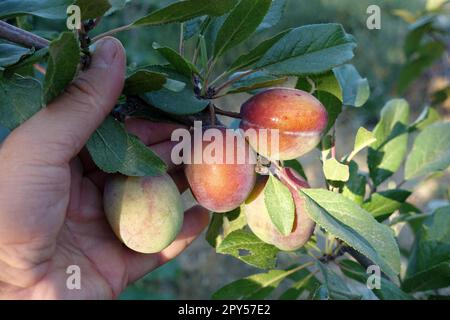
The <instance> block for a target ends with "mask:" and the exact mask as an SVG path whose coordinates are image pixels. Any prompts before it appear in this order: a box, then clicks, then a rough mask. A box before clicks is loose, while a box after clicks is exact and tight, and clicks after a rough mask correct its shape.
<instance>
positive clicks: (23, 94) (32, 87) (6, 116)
mask: <svg viewBox="0 0 450 320" xmlns="http://www.w3.org/2000/svg"><path fill="white" fill-rule="evenodd" d="M41 95H42V88H41V84H40V83H39V81H37V80H35V79H33V78H23V77H21V76H18V75H13V76H12V77H11V78H4V77H0V125H2V126H4V127H6V128H8V129H9V130H13V129H15V128H16V127H18V126H19V125H21V124H22V123H23V122H25V121H26V120H28V119H29V118H30V117H31V116H33V115H34V114H35V113H36V112H38V111H39V110H40V109H41V101H42V98H41Z"/></svg>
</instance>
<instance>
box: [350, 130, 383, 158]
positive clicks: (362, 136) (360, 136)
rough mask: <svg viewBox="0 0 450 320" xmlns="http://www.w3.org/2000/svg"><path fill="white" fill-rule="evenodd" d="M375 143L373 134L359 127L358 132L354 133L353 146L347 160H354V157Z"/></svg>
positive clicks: (375, 139)
mask: <svg viewBox="0 0 450 320" xmlns="http://www.w3.org/2000/svg"><path fill="white" fill-rule="evenodd" d="M376 141H377V138H375V136H374V134H373V133H372V132H370V131H369V130H367V129H366V128H364V127H361V128H359V129H358V132H357V133H356V138H355V145H354V146H353V151H352V152H351V153H350V155H349V156H348V159H349V160H351V159H353V158H354V156H355V155H356V154H357V153H358V152H360V151H361V150H362V149H364V148H365V147H368V146H370V145H371V144H373V143H374V142H376Z"/></svg>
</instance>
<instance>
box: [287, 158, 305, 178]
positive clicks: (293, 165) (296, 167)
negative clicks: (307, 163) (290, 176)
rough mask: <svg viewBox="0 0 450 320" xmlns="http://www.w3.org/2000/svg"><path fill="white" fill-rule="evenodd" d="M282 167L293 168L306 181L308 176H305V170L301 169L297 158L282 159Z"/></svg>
mask: <svg viewBox="0 0 450 320" xmlns="http://www.w3.org/2000/svg"><path fill="white" fill-rule="evenodd" d="M283 167H286V168H291V169H294V170H295V172H297V173H298V174H299V175H301V176H302V177H303V179H305V181H308V178H307V177H306V174H305V170H303V166H302V164H301V163H300V161H298V160H295V159H294V160H285V161H283Z"/></svg>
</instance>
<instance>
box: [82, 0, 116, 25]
mask: <svg viewBox="0 0 450 320" xmlns="http://www.w3.org/2000/svg"><path fill="white" fill-rule="evenodd" d="M75 5H77V6H79V7H80V11H81V20H89V19H95V18H97V17H101V16H103V15H104V14H105V13H106V12H107V11H108V10H109V9H110V8H111V4H110V3H109V1H108V0H95V1H92V0H76V1H75Z"/></svg>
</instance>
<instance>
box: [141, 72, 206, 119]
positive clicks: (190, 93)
mask: <svg viewBox="0 0 450 320" xmlns="http://www.w3.org/2000/svg"><path fill="white" fill-rule="evenodd" d="M147 69H148V70H150V71H154V72H160V73H165V74H167V75H168V77H169V78H170V79H172V80H175V81H178V82H182V83H184V84H185V87H184V89H183V90H181V91H178V92H174V91H172V90H170V89H167V88H163V89H161V90H158V91H153V92H150V93H147V94H146V95H145V96H144V98H145V99H146V100H147V101H148V102H149V103H150V104H151V105H152V106H154V107H156V108H158V109H160V110H162V111H165V112H168V113H172V114H179V115H188V114H194V113H198V112H200V111H202V110H203V109H205V108H206V107H207V106H208V104H209V101H208V100H201V99H198V98H197V97H196V96H195V93H194V88H193V86H192V82H191V80H190V79H188V78H186V77H185V76H183V75H181V74H179V73H177V72H176V71H174V70H172V69H170V68H167V67H162V66H150V67H147Z"/></svg>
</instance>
